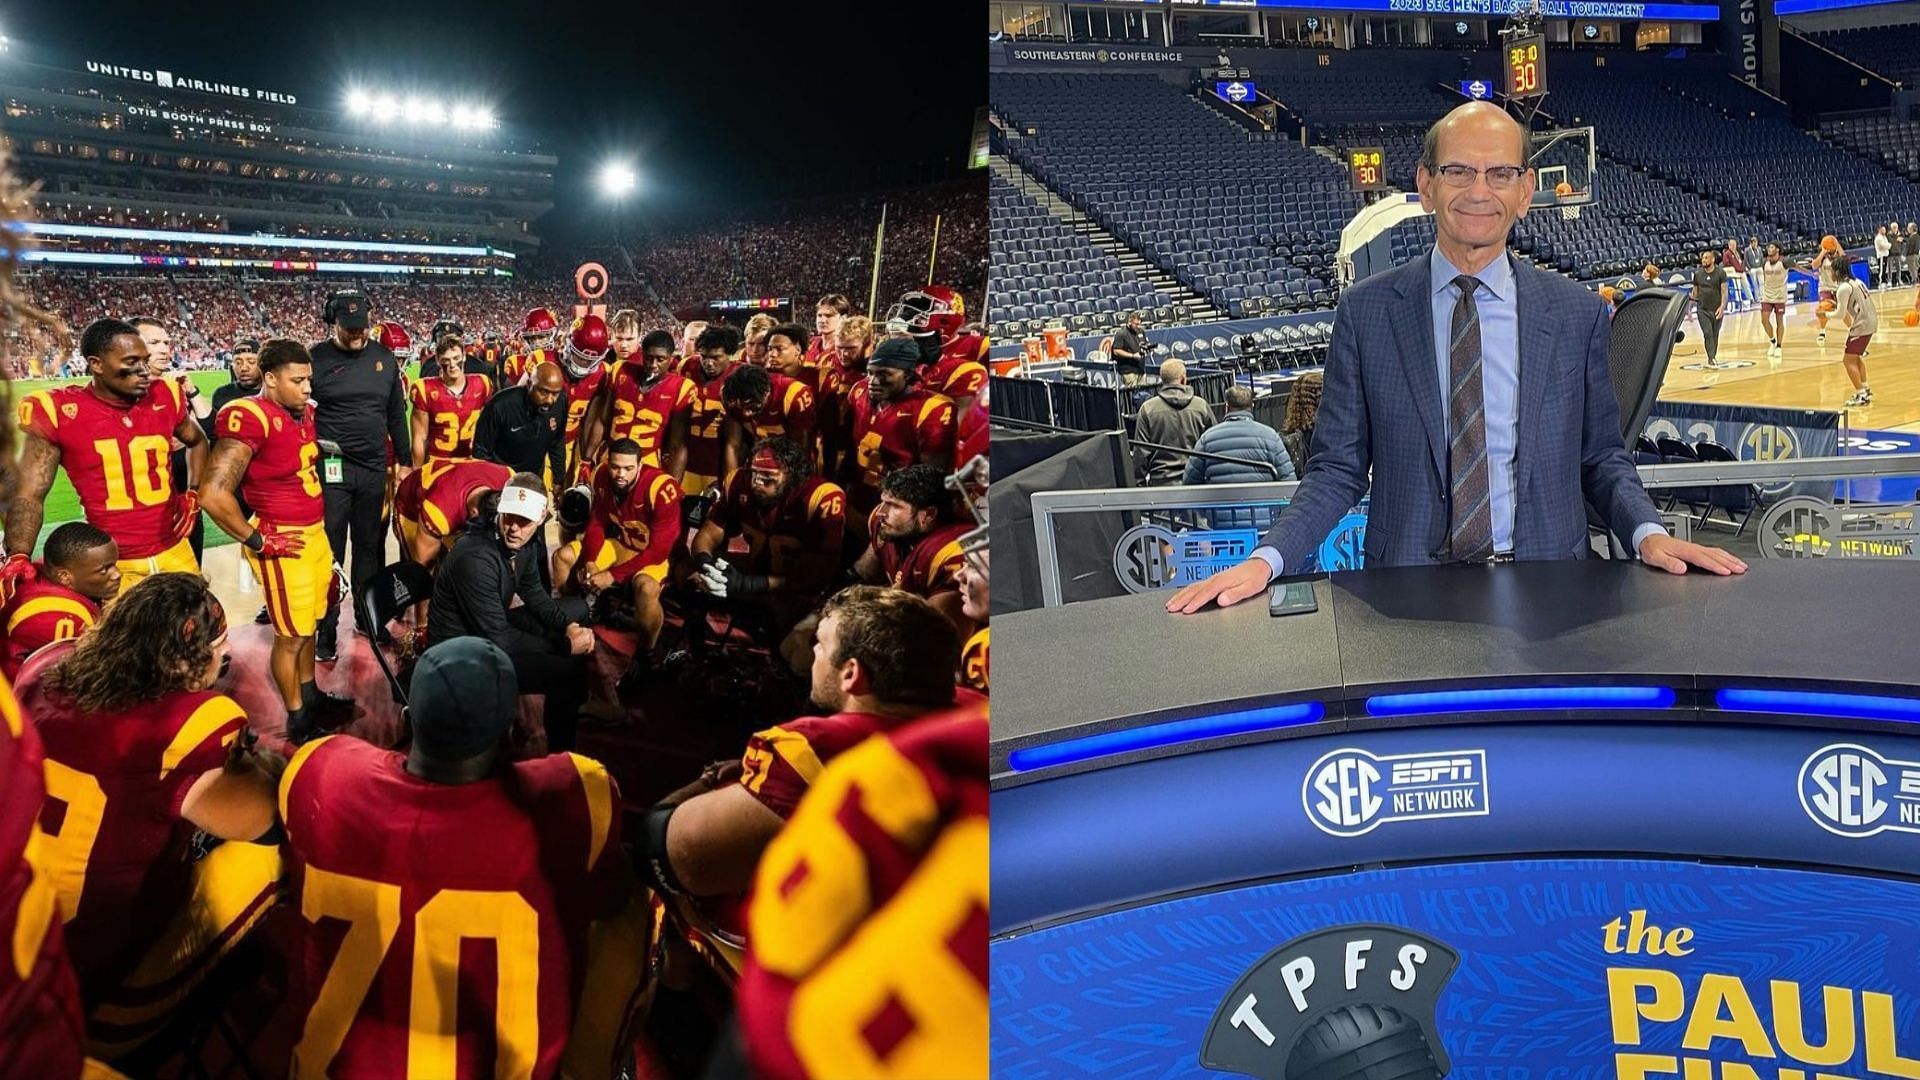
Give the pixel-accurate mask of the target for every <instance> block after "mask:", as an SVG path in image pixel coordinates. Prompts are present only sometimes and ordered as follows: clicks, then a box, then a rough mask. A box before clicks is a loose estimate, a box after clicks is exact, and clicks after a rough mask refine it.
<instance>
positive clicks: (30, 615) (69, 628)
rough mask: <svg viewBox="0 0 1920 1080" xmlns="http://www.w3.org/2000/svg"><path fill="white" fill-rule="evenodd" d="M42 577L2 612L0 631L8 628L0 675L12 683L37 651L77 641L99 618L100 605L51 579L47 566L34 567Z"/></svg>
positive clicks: (1, 610)
mask: <svg viewBox="0 0 1920 1080" xmlns="http://www.w3.org/2000/svg"><path fill="white" fill-rule="evenodd" d="M35 569H37V570H38V571H39V576H38V577H36V578H34V579H33V580H32V581H31V582H29V583H27V584H26V585H23V586H21V587H20V589H19V591H17V592H15V593H14V594H13V599H12V600H11V601H9V602H8V603H7V605H6V606H5V607H4V608H0V627H5V628H6V644H5V648H4V650H3V651H0V674H4V675H6V677H7V678H9V679H11V678H13V677H14V676H16V675H18V674H20V665H21V664H24V663H26V662H27V657H29V656H32V655H33V653H34V650H36V649H38V648H40V647H41V646H44V645H51V644H52V643H54V642H56V641H66V640H67V639H69V638H77V637H79V636H80V635H81V633H83V632H84V631H86V630H89V629H91V628H92V627H93V624H94V622H95V621H97V620H98V619H99V617H100V605H99V604H96V603H94V602H93V600H92V599H91V598H89V597H86V596H82V595H81V594H79V593H77V592H74V591H73V590H72V589H69V588H67V587H66V586H64V585H61V584H60V583H58V582H56V581H54V580H53V578H52V577H50V576H48V574H47V568H46V567H45V566H44V565H38V566H36V567H35Z"/></svg>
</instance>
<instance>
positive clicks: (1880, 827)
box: [1800, 743, 1920, 839]
mask: <svg viewBox="0 0 1920 1080" xmlns="http://www.w3.org/2000/svg"><path fill="white" fill-rule="evenodd" d="M1800 806H1801V808H1802V809H1804V810H1805V811H1806V812H1807V816H1808V817H1810V818H1812V819H1813V822H1814V824H1816V825H1818V826H1820V827H1821V828H1823V829H1825V830H1827V831H1828V832H1830V833H1833V834H1834V835H1835V836H1845V837H1848V838H1853V839H1858V838H1860V837H1867V836H1873V835H1876V834H1878V833H1881V832H1907V833H1920V761H1896V760H1894V759H1892V758H1888V757H1885V756H1883V755H1881V754H1880V753H1879V752H1877V751H1875V750H1872V749H1870V748H1868V747H1865V746H1861V745H1859V744H1857V743H1834V744H1832V745H1829V746H1823V747H1821V748H1820V749H1818V750H1815V751H1814V752H1813V754H1812V755H1811V756H1809V757H1808V758H1807V760H1806V763H1805V764H1804V765H1802V766H1801V767H1800Z"/></svg>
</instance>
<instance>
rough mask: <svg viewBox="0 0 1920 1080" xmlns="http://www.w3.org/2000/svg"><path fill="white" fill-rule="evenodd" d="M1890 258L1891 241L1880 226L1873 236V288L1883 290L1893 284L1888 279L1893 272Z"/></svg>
mask: <svg viewBox="0 0 1920 1080" xmlns="http://www.w3.org/2000/svg"><path fill="white" fill-rule="evenodd" d="M1892 256H1893V241H1892V240H1889V239H1888V238H1887V227H1886V226H1885V225H1882V226H1880V229H1879V231H1878V232H1876V233H1874V234H1873V285H1874V288H1876V289H1884V288H1886V287H1887V286H1889V285H1891V284H1892V283H1893V282H1892V280H1891V279H1890V277H1889V274H1890V273H1891V272H1892V271H1893V266H1892V265H1891V264H1890V260H1891V259H1892Z"/></svg>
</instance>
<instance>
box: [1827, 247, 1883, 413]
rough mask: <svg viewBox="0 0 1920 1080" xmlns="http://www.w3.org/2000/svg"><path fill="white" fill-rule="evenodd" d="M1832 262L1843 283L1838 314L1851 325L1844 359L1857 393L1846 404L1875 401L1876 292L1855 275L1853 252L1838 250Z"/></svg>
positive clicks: (1837, 302) (1836, 298)
mask: <svg viewBox="0 0 1920 1080" xmlns="http://www.w3.org/2000/svg"><path fill="white" fill-rule="evenodd" d="M1828 264H1829V265H1830V266H1832V267H1833V275H1834V279H1835V280H1836V281H1837V282H1838V283H1839V285H1838V288H1837V289H1836V291H1835V293H1834V316H1835V317H1836V318H1838V319H1840V320H1841V325H1843V326H1845V327H1846V328H1847V349H1846V355H1845V357H1843V358H1842V363H1844V364H1845V365H1846V369H1847V380H1848V381H1849V382H1851V383H1853V396H1852V397H1850V398H1848V399H1847V401H1846V404H1847V407H1849V408H1858V407H1860V406H1863V405H1871V404H1872V403H1873V387H1871V386H1868V385H1867V346H1868V344H1870V343H1871V342H1872V341H1873V334H1874V331H1876V330H1878V329H1879V328H1880V316H1879V313H1878V312H1876V311H1874V309H1873V294H1871V293H1869V292H1868V291H1867V287H1866V286H1865V285H1864V284H1862V283H1861V281H1860V279H1858V278H1856V277H1854V276H1853V256H1851V255H1849V254H1847V253H1846V252H1844V251H1839V252H1835V253H1833V255H1832V256H1831V257H1830V258H1829V259H1828Z"/></svg>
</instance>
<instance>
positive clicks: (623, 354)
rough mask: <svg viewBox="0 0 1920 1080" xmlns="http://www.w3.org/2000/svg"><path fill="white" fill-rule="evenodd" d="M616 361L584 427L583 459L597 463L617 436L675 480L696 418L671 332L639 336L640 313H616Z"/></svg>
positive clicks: (684, 465) (689, 385)
mask: <svg viewBox="0 0 1920 1080" xmlns="http://www.w3.org/2000/svg"><path fill="white" fill-rule="evenodd" d="M607 325H608V327H609V329H611V330H612V331H613V356H614V361H613V365H612V367H611V368H609V369H608V371H607V378H606V381H605V382H603V383H601V384H600V393H599V394H598V395H597V396H596V397H595V398H594V399H593V404H592V405H591V406H589V407H588V409H587V418H586V420H585V421H584V422H582V424H581V427H580V457H581V459H582V460H584V461H588V462H592V463H594V464H598V463H599V461H600V460H601V459H602V458H603V457H605V456H606V453H605V452H606V446H607V444H608V443H609V442H612V441H613V440H615V439H632V440H633V441H634V442H635V443H637V444H639V446H640V459H641V460H642V461H644V462H646V463H647V464H649V465H652V466H654V467H655V468H659V469H664V470H666V472H667V474H668V475H669V476H672V477H673V479H674V482H675V483H679V482H680V479H681V478H682V477H683V476H685V475H686V471H687V428H688V425H689V424H691V423H692V420H693V398H694V393H695V390H694V385H693V381H692V380H691V379H689V378H687V377H686V376H685V375H682V374H680V373H679V372H677V371H674V370H673V335H672V334H669V333H667V332H666V331H665V330H655V331H653V332H652V333H649V334H647V335H646V336H645V337H642V336H641V335H640V317H639V316H638V315H636V314H635V313H633V312H632V311H617V312H615V313H614V315H613V320H612V321H611V322H609V323H608V324H607Z"/></svg>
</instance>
